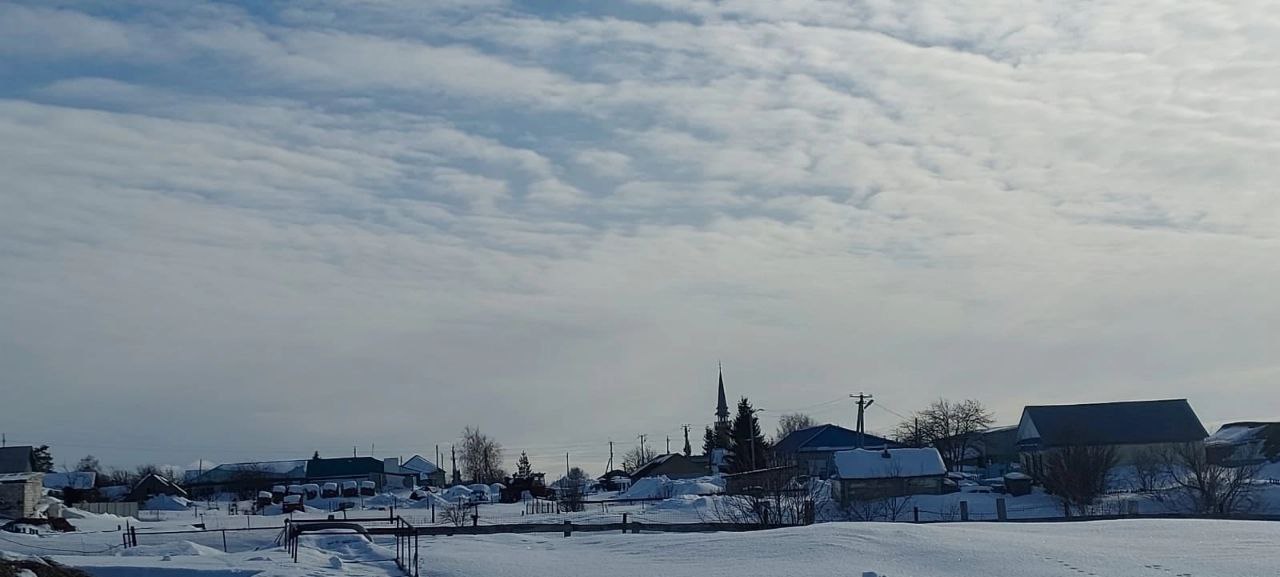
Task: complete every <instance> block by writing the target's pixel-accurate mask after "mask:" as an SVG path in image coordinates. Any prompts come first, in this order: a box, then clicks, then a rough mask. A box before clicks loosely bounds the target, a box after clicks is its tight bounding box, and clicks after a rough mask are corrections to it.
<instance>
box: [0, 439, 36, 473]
mask: <svg viewBox="0 0 1280 577" xmlns="http://www.w3.org/2000/svg"><path fill="white" fill-rule="evenodd" d="M33 471H35V455H34V451H33V450H32V448H31V447H30V446H27V445H23V446H19V447H0V474H2V473H31V472H33Z"/></svg>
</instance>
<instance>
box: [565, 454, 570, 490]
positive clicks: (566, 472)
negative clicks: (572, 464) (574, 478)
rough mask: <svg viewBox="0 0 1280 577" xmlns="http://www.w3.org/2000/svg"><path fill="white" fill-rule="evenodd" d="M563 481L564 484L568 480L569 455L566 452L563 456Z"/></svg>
mask: <svg viewBox="0 0 1280 577" xmlns="http://www.w3.org/2000/svg"><path fill="white" fill-rule="evenodd" d="M564 480H565V481H566V482H567V481H568V480H569V453H568V452H567V451H566V452H565V454H564Z"/></svg>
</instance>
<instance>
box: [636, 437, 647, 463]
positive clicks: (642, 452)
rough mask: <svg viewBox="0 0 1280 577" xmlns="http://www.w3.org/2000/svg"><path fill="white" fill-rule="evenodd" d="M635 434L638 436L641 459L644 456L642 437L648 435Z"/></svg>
mask: <svg viewBox="0 0 1280 577" xmlns="http://www.w3.org/2000/svg"><path fill="white" fill-rule="evenodd" d="M637 436H638V437H639V438H640V458H641V459H643V458H644V456H645V455H644V439H645V437H648V436H649V435H645V434H640V435H637ZM637 464H639V465H643V464H644V463H637Z"/></svg>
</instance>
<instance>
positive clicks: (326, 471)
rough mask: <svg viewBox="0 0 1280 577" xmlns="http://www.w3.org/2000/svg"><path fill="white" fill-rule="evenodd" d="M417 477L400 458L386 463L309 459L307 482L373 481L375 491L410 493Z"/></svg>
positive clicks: (362, 460) (345, 459) (346, 459)
mask: <svg viewBox="0 0 1280 577" xmlns="http://www.w3.org/2000/svg"><path fill="white" fill-rule="evenodd" d="M417 478H418V473H417V472H416V471H412V470H409V469H405V468H403V467H401V466H400V458H399V457H390V458H388V459H385V460H379V459H375V458H373V457H339V458H336V459H309V460H308V461H307V482H308V483H324V482H328V481H334V482H341V481H372V482H373V483H374V486H375V487H376V489H377V490H378V491H388V490H391V489H412V488H413V485H414V481H415V480H417Z"/></svg>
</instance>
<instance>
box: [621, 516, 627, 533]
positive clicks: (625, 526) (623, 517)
mask: <svg viewBox="0 0 1280 577" xmlns="http://www.w3.org/2000/svg"><path fill="white" fill-rule="evenodd" d="M622 534H623V535H626V534H627V514H626V513H623V514H622Z"/></svg>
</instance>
